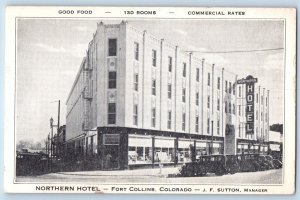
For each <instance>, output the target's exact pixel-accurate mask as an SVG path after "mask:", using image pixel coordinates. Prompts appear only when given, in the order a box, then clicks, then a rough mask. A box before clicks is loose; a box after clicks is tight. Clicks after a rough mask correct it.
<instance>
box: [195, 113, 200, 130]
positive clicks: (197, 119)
mask: <svg viewBox="0 0 300 200" xmlns="http://www.w3.org/2000/svg"><path fill="white" fill-rule="evenodd" d="M195 131H196V132H197V133H198V132H199V116H196V119H195Z"/></svg>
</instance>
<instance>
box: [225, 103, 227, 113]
mask: <svg viewBox="0 0 300 200" xmlns="http://www.w3.org/2000/svg"><path fill="white" fill-rule="evenodd" d="M225 113H227V102H225Z"/></svg>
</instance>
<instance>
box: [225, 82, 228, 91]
mask: <svg viewBox="0 0 300 200" xmlns="http://www.w3.org/2000/svg"><path fill="white" fill-rule="evenodd" d="M227 84H228V83H227V81H225V92H227V87H228V86H227Z"/></svg>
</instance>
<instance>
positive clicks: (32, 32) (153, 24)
mask: <svg viewBox="0 0 300 200" xmlns="http://www.w3.org/2000/svg"><path fill="white" fill-rule="evenodd" d="M100 21H103V22H104V23H105V24H110V23H120V22H121V20H120V19H118V20H116V19H105V20H103V19H100V18H99V19H53V18H52V19H45V18H40V19H19V20H18V22H17V23H18V25H17V95H16V96H17V99H16V105H17V106H16V139H17V141H19V140H24V139H25V140H32V141H41V140H43V139H45V138H46V137H47V134H48V133H49V132H50V125H49V119H50V117H53V118H54V124H56V123H57V107H58V103H57V100H61V122H60V124H61V125H62V124H65V119H66V105H65V103H66V100H67V97H68V94H69V92H70V89H71V87H72V84H73V82H74V79H75V77H76V74H77V72H78V69H79V67H80V64H81V61H82V59H83V57H84V56H85V53H86V50H87V47H88V43H89V41H90V40H91V39H92V37H93V33H94V32H95V31H96V28H97V22H100ZM128 21H129V24H130V25H132V26H134V27H136V28H137V29H140V30H147V32H148V33H150V34H152V35H154V36H156V37H157V38H164V39H165V40H166V41H168V42H170V43H172V44H174V45H178V46H179V47H180V48H181V49H182V50H185V51H194V53H193V55H195V56H197V57H199V58H205V60H206V62H208V63H214V64H215V65H216V67H220V68H221V67H224V68H225V70H227V71H231V72H234V73H237V74H239V75H240V76H241V77H246V76H247V75H249V74H251V75H253V76H254V77H257V78H258V84H259V85H262V86H263V87H265V88H267V89H269V90H270V124H273V123H283V98H284V95H283V94H284V92H283V80H284V79H283V72H284V49H283V50H274V51H257V52H241V53H204V52H224V51H248V50H260V49H273V48H284V45H285V44H284V22H283V21H282V20H207V19H205V20H204V19H201V20H177V19H173V20H169V19H168V20H143V21H141V20H128Z"/></svg>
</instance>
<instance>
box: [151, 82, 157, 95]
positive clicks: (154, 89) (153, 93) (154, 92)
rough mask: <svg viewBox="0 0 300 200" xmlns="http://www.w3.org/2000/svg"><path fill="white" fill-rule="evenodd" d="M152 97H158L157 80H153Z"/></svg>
mask: <svg viewBox="0 0 300 200" xmlns="http://www.w3.org/2000/svg"><path fill="white" fill-rule="evenodd" d="M152 95H154V96H155V95H156V80H155V79H152Z"/></svg>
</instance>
